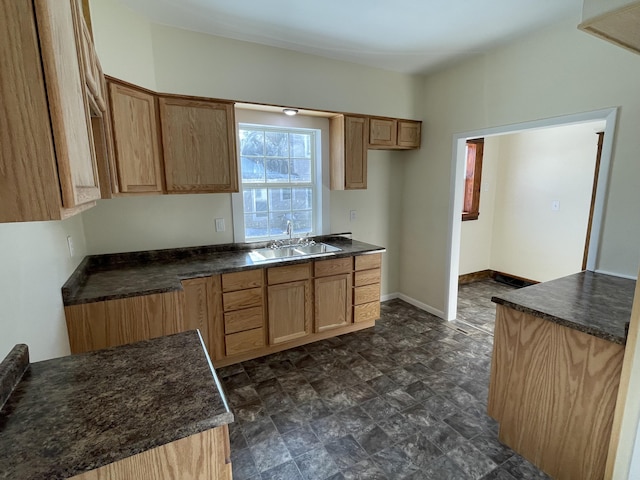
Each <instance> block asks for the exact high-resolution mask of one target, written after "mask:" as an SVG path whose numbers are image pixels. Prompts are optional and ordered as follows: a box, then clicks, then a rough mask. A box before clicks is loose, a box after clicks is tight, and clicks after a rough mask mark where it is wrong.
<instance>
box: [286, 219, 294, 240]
mask: <svg viewBox="0 0 640 480" xmlns="http://www.w3.org/2000/svg"><path fill="white" fill-rule="evenodd" d="M287 235H289V242H291V236H292V235H293V224H292V223H291V220H287Z"/></svg>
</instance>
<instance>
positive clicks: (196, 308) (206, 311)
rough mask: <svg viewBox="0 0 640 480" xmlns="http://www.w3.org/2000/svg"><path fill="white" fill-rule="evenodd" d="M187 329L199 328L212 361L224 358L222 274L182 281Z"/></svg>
mask: <svg viewBox="0 0 640 480" xmlns="http://www.w3.org/2000/svg"><path fill="white" fill-rule="evenodd" d="M182 288H183V290H184V308H183V317H184V323H183V325H184V328H185V330H192V329H196V328H197V329H199V330H200V334H201V335H202V339H203V340H204V343H205V346H206V347H207V351H208V352H209V357H210V358H211V360H214V361H215V360H219V359H221V358H224V356H225V343H224V317H223V311H222V287H221V279H220V275H215V276H212V277H203V278H192V279H189V280H183V281H182Z"/></svg>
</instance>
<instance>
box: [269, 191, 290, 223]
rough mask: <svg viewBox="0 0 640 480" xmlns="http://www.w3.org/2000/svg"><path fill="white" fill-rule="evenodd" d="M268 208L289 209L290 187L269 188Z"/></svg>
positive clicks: (273, 210)
mask: <svg viewBox="0 0 640 480" xmlns="http://www.w3.org/2000/svg"><path fill="white" fill-rule="evenodd" d="M269 210H271V211H272V212H275V211H281V212H283V211H285V212H289V211H291V189H290V188H270V189H269ZM285 223H286V222H285Z"/></svg>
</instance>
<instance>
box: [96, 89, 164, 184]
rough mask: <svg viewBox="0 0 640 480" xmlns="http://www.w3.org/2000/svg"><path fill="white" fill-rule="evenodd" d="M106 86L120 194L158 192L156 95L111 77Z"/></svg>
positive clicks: (158, 147)
mask: <svg viewBox="0 0 640 480" xmlns="http://www.w3.org/2000/svg"><path fill="white" fill-rule="evenodd" d="M108 86H109V101H110V104H111V120H112V125H113V140H114V148H115V166H116V170H117V174H118V183H119V189H120V193H121V194H139V193H145V194H150V193H162V191H163V176H162V157H161V146H160V134H159V125H158V108H157V99H156V95H155V94H154V92H151V91H149V90H145V89H143V88H140V87H136V86H134V85H131V84H127V83H124V82H120V81H116V80H114V79H111V78H110V79H109V81H108Z"/></svg>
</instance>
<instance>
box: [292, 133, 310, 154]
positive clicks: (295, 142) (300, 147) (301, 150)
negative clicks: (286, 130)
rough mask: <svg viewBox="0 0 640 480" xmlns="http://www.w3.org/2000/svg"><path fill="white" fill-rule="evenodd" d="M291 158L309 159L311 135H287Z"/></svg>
mask: <svg viewBox="0 0 640 480" xmlns="http://www.w3.org/2000/svg"><path fill="white" fill-rule="evenodd" d="M289 144H290V146H291V156H292V157H302V158H311V135H309V134H302V133H291V134H289Z"/></svg>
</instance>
